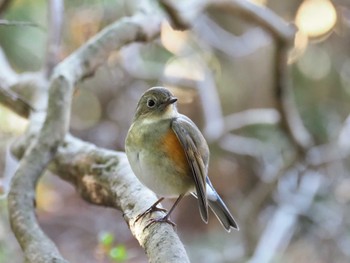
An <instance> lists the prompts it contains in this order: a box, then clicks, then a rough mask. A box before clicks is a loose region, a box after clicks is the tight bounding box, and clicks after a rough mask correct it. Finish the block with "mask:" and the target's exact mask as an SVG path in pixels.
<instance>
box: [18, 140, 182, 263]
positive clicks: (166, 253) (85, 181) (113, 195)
mask: <svg viewBox="0 0 350 263" xmlns="http://www.w3.org/2000/svg"><path fill="white" fill-rule="evenodd" d="M26 145H27V142H24V141H23V142H21V143H18V144H17V145H15V147H14V149H15V154H16V155H17V156H18V157H21V155H22V154H23V152H24V148H25V146H26ZM49 168H50V170H51V171H52V172H53V173H55V174H57V175H58V176H60V177H61V178H62V179H63V180H66V181H68V182H70V183H72V184H73V185H74V186H75V187H76V189H77V191H78V192H79V193H80V194H81V196H82V197H83V198H84V199H85V200H87V201H88V202H90V203H93V204H96V205H102V206H109V207H114V208H117V209H118V210H120V211H121V212H122V213H123V215H124V219H125V221H126V222H127V224H128V226H129V228H130V230H131V232H132V234H133V235H134V236H135V238H136V239H137V240H138V242H139V243H140V245H141V246H142V247H143V248H144V250H145V252H146V254H147V256H148V258H149V261H150V262H154V263H163V262H189V259H188V257H187V255H186V251H185V249H184V247H183V245H182V243H181V241H180V240H179V238H178V236H177V234H176V232H175V231H174V229H173V227H172V226H171V225H169V224H154V225H152V226H151V227H149V228H146V229H145V226H146V225H147V223H148V219H150V217H145V219H144V220H140V221H138V222H135V218H136V217H137V215H138V214H140V213H141V212H143V211H145V210H146V209H147V208H149V207H150V206H151V205H152V204H153V203H154V202H155V201H156V200H157V199H156V196H155V195H154V194H153V193H152V192H151V191H150V190H148V189H147V188H145V187H144V186H143V185H142V184H141V183H140V182H139V181H138V180H137V178H136V177H135V176H134V174H133V173H132V171H131V168H130V166H129V163H128V161H127V158H126V155H125V154H124V153H121V152H114V151H110V150H104V149H101V148H97V147H96V146H94V145H92V144H90V143H86V142H83V141H81V140H79V139H76V138H74V137H72V136H70V135H68V136H67V137H66V140H65V142H64V144H63V145H62V146H61V147H60V148H59V149H58V152H57V155H56V157H55V158H54V159H53V161H52V163H51V164H50V166H49ZM151 216H152V217H155V218H157V217H160V216H164V214H162V213H160V212H157V213H153V214H152V215H151Z"/></svg>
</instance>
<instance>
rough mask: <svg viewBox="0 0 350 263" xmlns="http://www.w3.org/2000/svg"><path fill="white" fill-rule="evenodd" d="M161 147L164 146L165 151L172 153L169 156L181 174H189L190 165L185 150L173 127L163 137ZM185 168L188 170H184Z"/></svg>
mask: <svg viewBox="0 0 350 263" xmlns="http://www.w3.org/2000/svg"><path fill="white" fill-rule="evenodd" d="M160 147H161V148H163V151H164V153H170V154H171V156H169V157H170V158H171V159H172V160H173V161H174V162H175V167H176V170H177V171H179V172H180V174H183V175H189V173H190V167H189V165H188V161H187V157H186V154H185V151H184V150H183V148H182V146H181V143H180V141H179V139H178V138H177V137H176V134H175V132H174V131H173V130H172V129H169V131H168V132H167V133H166V134H165V136H164V137H163V138H162V140H161V145H160ZM184 170H187V171H188V172H184Z"/></svg>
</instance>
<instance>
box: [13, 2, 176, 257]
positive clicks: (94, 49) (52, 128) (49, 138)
mask: <svg viewBox="0 0 350 263" xmlns="http://www.w3.org/2000/svg"><path fill="white" fill-rule="evenodd" d="M145 3H148V2H145ZM148 10H152V9H148ZM160 21H161V16H160V15H155V14H153V13H151V12H150V11H149V13H147V12H145V9H143V13H138V14H135V15H134V16H132V17H128V18H123V19H121V20H119V21H117V22H116V23H114V24H112V25H110V26H108V27H106V28H105V29H104V30H102V31H101V32H100V33H99V34H97V35H96V36H95V37H93V38H92V39H91V40H90V41H88V42H87V43H86V44H85V45H84V46H82V47H81V48H80V49H78V50H77V51H76V52H75V53H73V54H72V55H70V56H69V57H68V58H67V59H65V60H64V61H62V62H61V63H60V64H59V65H58V66H57V67H56V68H55V69H54V71H53V72H54V73H53V75H52V79H51V81H50V88H49V94H48V99H49V102H48V108H47V116H46V119H45V122H44V124H43V126H42V129H41V130H40V132H39V135H38V136H37V138H36V139H35V140H34V141H33V144H32V145H31V146H29V147H28V148H27V150H26V152H25V154H24V157H23V159H22V160H21V162H20V165H19V168H18V170H17V172H16V173H15V175H14V178H13V183H12V186H11V190H10V192H9V195H8V204H9V216H10V219H11V226H12V229H13V231H14V233H15V235H16V237H17V240H18V241H19V243H20V245H21V247H22V249H23V251H24V253H25V257H26V259H27V260H28V261H29V262H48V261H55V262H65V260H64V259H63V258H62V257H61V256H60V255H59V253H58V251H57V248H56V247H55V245H54V244H53V243H52V241H51V240H49V239H48V238H47V236H46V235H45V234H44V233H43V232H42V230H41V229H40V227H39V226H38V224H37V221H36V218H35V213H34V198H35V194H34V193H35V186H36V183H37V181H38V179H39V178H40V176H41V174H42V173H43V171H44V169H45V168H46V167H47V165H48V164H49V163H50V162H51V160H52V159H53V158H54V156H55V154H56V151H57V149H58V147H59V146H60V145H61V144H62V142H63V140H64V137H65V135H66V133H67V130H68V125H69V118H70V107H71V100H72V95H73V87H74V84H75V83H76V82H77V81H79V80H81V79H82V78H84V77H87V76H90V75H91V74H93V73H94V71H95V70H96V69H97V67H99V66H100V65H101V64H102V63H104V61H106V59H107V57H108V55H109V54H110V53H111V52H112V51H115V50H116V49H119V48H121V47H123V46H125V45H127V44H129V43H132V42H136V41H150V40H152V39H154V38H155V37H157V36H158V35H159V30H160ZM38 125H40V123H39V124H38ZM70 161H71V160H70ZM86 178H89V177H85V179H86ZM88 185H90V184H88ZM100 194H101V195H102V193H100ZM124 194H125V193H124ZM85 197H87V196H85ZM138 198H139V197H138ZM91 200H93V199H91ZM94 201H96V200H94ZM143 201H144V200H143ZM132 208H133V207H131V206H130V209H132ZM125 215H126V216H129V214H127V213H126V214H125ZM132 216H133V217H134V214H132ZM161 227H162V228H164V229H165V230H164V231H154V228H150V229H149V231H151V232H152V233H151V234H152V236H153V237H154V236H157V237H158V239H156V241H155V242H150V241H149V240H146V241H147V242H146V241H145V242H146V243H142V245H144V246H145V247H146V246H151V245H152V244H153V246H152V248H153V250H152V252H150V253H154V251H158V252H159V254H152V256H153V257H154V258H155V259H156V260H154V262H164V261H159V260H157V258H158V257H159V255H164V254H163V253H164V252H163V251H159V250H156V248H157V247H158V246H159V243H162V242H164V243H166V244H167V245H169V242H170V243H172V242H173V241H171V239H169V238H168V237H167V238H166V240H168V241H166V242H165V239H164V238H163V236H159V234H164V233H165V232H166V233H169V229H167V228H166V225H163V226H161ZM140 229H141V228H136V229H135V230H134V231H135V232H134V234H135V236H137V237H140V238H141V237H143V234H142V233H143V232H142V231H140ZM142 229H143V228H142ZM145 232H146V231H145ZM155 232H157V233H155ZM146 233H147V232H146Z"/></svg>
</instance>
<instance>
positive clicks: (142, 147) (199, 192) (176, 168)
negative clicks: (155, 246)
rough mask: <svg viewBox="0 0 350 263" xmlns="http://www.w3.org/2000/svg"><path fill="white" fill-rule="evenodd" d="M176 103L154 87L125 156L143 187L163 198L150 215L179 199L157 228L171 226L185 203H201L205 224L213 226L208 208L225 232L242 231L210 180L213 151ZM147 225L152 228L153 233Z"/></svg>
mask: <svg viewBox="0 0 350 263" xmlns="http://www.w3.org/2000/svg"><path fill="white" fill-rule="evenodd" d="M177 100H178V99H177V97H175V96H174V95H173V94H172V93H171V92H170V91H169V90H168V89H167V88H165V87H152V88H150V89H148V90H147V91H146V92H145V93H143V95H142V96H141V98H140V100H139V102H138V104H137V107H136V112H135V115H134V118H133V121H132V124H131V126H130V128H129V131H128V133H127V136H126V139H125V152H126V155H127V158H128V161H129V163H130V166H131V169H132V171H133V173H134V174H135V175H136V177H137V178H138V179H139V181H140V182H141V183H142V184H143V185H145V186H146V187H147V188H149V189H150V190H152V191H153V192H154V193H155V194H156V195H158V196H159V197H160V198H159V200H158V201H157V202H155V203H154V204H153V205H152V206H151V207H150V208H149V209H147V210H146V211H145V212H144V213H141V214H140V215H139V216H138V217H137V219H136V221H137V220H139V219H140V218H142V217H143V216H144V215H145V214H148V213H150V212H153V211H159V210H161V211H166V210H165V209H162V208H158V207H157V205H158V204H159V203H160V202H161V201H162V200H163V199H164V198H177V199H176V201H175V203H174V204H173V206H172V207H171V208H170V210H169V212H167V213H166V215H165V216H163V217H162V218H159V219H151V222H150V224H149V225H151V224H153V223H155V222H167V223H170V224H172V225H174V226H175V223H173V222H172V221H171V220H170V214H171V213H172V212H173V211H174V209H175V207H176V206H177V205H178V204H179V202H180V201H181V200H182V198H183V197H184V196H186V195H189V194H192V195H193V196H194V197H196V198H197V199H198V205H199V212H200V216H201V218H202V220H203V221H204V222H205V223H208V207H209V208H210V209H211V210H212V211H213V212H214V214H215V215H216V217H217V218H218V220H219V221H220V223H221V224H222V226H223V227H224V229H225V230H226V231H228V232H230V230H231V229H236V230H239V227H238V224H237V223H236V221H235V219H234V218H233V216H232V215H231V213H230V211H229V210H228V208H227V206H226V205H225V203H224V202H223V200H222V199H221V197H220V196H219V195H218V193H217V192H216V190H215V189H214V187H213V185H212V183H211V182H210V179H209V177H208V163H209V147H208V144H207V142H206V140H205V138H204V136H203V135H202V133H201V132H200V130H199V129H198V127H197V126H196V125H195V123H194V122H193V121H192V120H191V119H190V118H188V117H187V116H185V115H183V114H181V113H179V112H178V110H177V107H176V102H177ZM149 225H147V226H146V227H148V226H149Z"/></svg>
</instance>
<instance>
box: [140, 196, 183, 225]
mask: <svg viewBox="0 0 350 263" xmlns="http://www.w3.org/2000/svg"><path fill="white" fill-rule="evenodd" d="M183 197H184V195H183V194H181V195H180V196H179V197H178V198H177V199H176V201H175V203H174V204H173V206H172V207H171V208H170V210H169V212H168V213H167V214H166V215H165V216H164V217H161V218H158V219H157V218H152V219H151V220H150V222H149V223H148V224H147V226H146V227H145V229H146V228H148V227H150V226H151V225H153V224H154V223H168V224H170V225H172V226H176V224H175V223H174V222H173V221H171V220H170V219H169V217H170V214H171V213H172V212H173V211H174V209H175V207H176V206H177V205H178V204H179V203H180V201H181V199H182V198H183Z"/></svg>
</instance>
